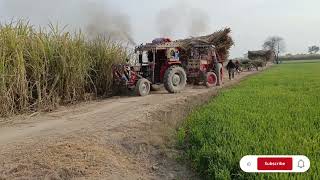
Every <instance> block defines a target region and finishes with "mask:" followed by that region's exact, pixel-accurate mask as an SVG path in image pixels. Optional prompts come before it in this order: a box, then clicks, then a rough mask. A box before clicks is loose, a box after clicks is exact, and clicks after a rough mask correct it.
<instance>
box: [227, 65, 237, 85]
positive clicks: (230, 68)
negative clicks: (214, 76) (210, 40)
mask: <svg viewBox="0 0 320 180" xmlns="http://www.w3.org/2000/svg"><path fill="white" fill-rule="evenodd" d="M227 69H228V72H229V79H230V80H231V79H233V78H234V73H235V69H236V65H235V64H234V63H233V61H232V60H230V61H229V63H228V64H227Z"/></svg>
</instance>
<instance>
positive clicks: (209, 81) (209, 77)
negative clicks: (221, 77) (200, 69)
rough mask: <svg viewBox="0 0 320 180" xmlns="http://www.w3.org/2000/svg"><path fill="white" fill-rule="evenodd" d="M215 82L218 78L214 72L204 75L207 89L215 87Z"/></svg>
mask: <svg viewBox="0 0 320 180" xmlns="http://www.w3.org/2000/svg"><path fill="white" fill-rule="evenodd" d="M217 82H218V78H217V75H216V74H215V73H214V72H208V73H207V74H206V78H205V83H206V86H207V87H208V88H211V87H214V86H216V85H217Z"/></svg>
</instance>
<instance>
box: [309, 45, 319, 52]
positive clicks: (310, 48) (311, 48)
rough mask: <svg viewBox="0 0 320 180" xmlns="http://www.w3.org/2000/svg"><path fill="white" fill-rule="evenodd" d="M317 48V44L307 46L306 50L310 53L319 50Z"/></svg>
mask: <svg viewBox="0 0 320 180" xmlns="http://www.w3.org/2000/svg"><path fill="white" fill-rule="evenodd" d="M319 50H320V48H319V46H310V47H309V48H308V51H309V53H310V54H315V53H317V52H319Z"/></svg>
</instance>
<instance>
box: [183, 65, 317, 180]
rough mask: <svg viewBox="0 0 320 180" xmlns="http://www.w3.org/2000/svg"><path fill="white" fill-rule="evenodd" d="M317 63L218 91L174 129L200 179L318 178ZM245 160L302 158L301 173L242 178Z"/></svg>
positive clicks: (284, 67)
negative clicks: (306, 162)
mask: <svg viewBox="0 0 320 180" xmlns="http://www.w3.org/2000/svg"><path fill="white" fill-rule="evenodd" d="M319 69H320V62H319V63H312V64H310V63H305V64H301V63H299V64H295V63H293V64H281V65H278V66H275V67H273V68H271V69H269V70H267V71H265V72H263V73H261V74H259V75H256V76H255V77H251V78H250V79H247V80H245V81H243V82H242V83H240V85H239V86H237V87H236V88H232V89H228V90H224V91H223V92H221V93H220V95H219V96H218V97H216V98H214V99H213V100H212V101H211V102H210V103H209V104H207V105H205V106H203V107H201V108H199V109H197V110H195V111H194V112H193V113H191V115H190V116H189V117H188V119H187V121H186V123H185V124H184V125H183V127H182V128H181V129H180V130H179V138H178V141H179V144H180V147H181V144H182V143H181V142H184V143H183V146H182V148H184V149H185V153H186V157H188V158H189V159H190V160H191V162H192V166H193V167H194V168H195V169H196V170H197V172H199V174H201V176H202V177H204V178H205V179H319V177H320V161H319V159H320V146H319V142H320V109H319V108H320V93H319V92H320V70H319ZM245 155H306V156H308V157H309V158H310V160H311V169H310V170H309V171H308V172H307V173H305V174H246V173H244V172H242V171H241V169H240V167H239V161H240V159H241V158H242V157H243V156H245Z"/></svg>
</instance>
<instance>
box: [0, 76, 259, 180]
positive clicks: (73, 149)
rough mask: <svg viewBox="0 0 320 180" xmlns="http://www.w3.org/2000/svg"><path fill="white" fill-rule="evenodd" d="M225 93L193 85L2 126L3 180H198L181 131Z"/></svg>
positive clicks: (1, 121) (0, 155)
mask: <svg viewBox="0 0 320 180" xmlns="http://www.w3.org/2000/svg"><path fill="white" fill-rule="evenodd" d="M254 73H256V72H245V73H242V74H241V75H239V76H237V78H236V79H235V80H233V81H229V80H226V81H225V82H224V85H223V87H230V86H232V85H234V84H236V83H237V82H239V81H240V80H241V79H243V78H244V77H246V76H248V75H250V74H254ZM219 89H220V88H218V87H217V88H213V89H207V88H203V87H199V86H197V87H192V86H189V87H188V88H186V90H185V91H183V92H182V93H180V94H168V93H167V92H165V91H160V92H156V93H153V94H152V95H150V96H146V97H121V98H120V97H115V98H111V99H107V100H103V101H94V102H89V103H82V104H79V105H75V106H71V107H61V108H59V109H58V110H57V111H55V112H52V113H41V114H37V113H36V114H31V115H23V116H17V117H13V118H10V119H0V180H3V179H47V180H60V179H197V177H196V176H195V175H194V174H193V173H192V171H191V170H190V169H189V168H188V167H187V166H183V165H181V164H179V163H178V162H177V161H176V158H177V157H178V152H176V151H175V150H174V148H173V145H174V139H173V138H174V132H175V129H176V127H177V126H178V125H179V124H180V123H181V121H182V120H183V119H184V117H185V116H186V115H187V114H188V113H189V112H190V111H191V110H192V109H193V108H194V107H195V106H197V105H200V104H203V103H205V102H206V101H208V100H209V99H210V97H212V96H214V95H216V94H217V92H218V91H219Z"/></svg>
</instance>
